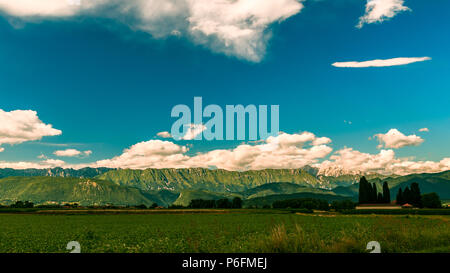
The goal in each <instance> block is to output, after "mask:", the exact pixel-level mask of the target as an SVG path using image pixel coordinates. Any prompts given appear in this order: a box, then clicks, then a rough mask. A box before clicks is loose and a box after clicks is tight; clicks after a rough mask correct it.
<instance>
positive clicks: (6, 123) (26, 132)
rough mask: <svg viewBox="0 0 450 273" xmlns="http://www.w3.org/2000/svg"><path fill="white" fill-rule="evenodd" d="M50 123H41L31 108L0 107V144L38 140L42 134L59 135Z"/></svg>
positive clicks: (59, 132) (58, 131)
mask: <svg viewBox="0 0 450 273" xmlns="http://www.w3.org/2000/svg"><path fill="white" fill-rule="evenodd" d="M61 134H62V132H61V131H60V130H57V129H54V128H53V127H52V125H51V124H45V123H43V122H42V121H41V120H40V119H39V117H38V116H37V113H36V112H35V111H31V110H15V111H11V112H5V111H3V110H2V109H0V145H2V144H19V143H23V142H26V141H33V140H40V139H42V137H44V136H57V135H61Z"/></svg>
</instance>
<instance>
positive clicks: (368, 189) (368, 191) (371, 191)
mask: <svg viewBox="0 0 450 273" xmlns="http://www.w3.org/2000/svg"><path fill="white" fill-rule="evenodd" d="M358 201H359V203H360V204H389V203H390V202H391V193H390V191H389V186H388V184H387V182H386V181H385V182H384V183H383V192H378V189H377V185H376V183H370V182H369V181H367V179H366V177H365V176H363V177H361V179H360V180H359V200H358Z"/></svg>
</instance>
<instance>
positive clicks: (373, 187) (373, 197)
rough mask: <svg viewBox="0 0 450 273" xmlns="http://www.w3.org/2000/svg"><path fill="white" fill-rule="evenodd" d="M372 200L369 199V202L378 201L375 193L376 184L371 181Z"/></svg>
mask: <svg viewBox="0 0 450 273" xmlns="http://www.w3.org/2000/svg"><path fill="white" fill-rule="evenodd" d="M371 193H372V195H371V196H372V198H371V199H372V200H371V202H373V203H377V202H378V194H377V185H376V183H373V184H372V192H371Z"/></svg>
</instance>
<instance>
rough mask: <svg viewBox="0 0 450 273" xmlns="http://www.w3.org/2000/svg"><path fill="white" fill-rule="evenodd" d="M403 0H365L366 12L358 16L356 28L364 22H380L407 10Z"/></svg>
mask: <svg viewBox="0 0 450 273" xmlns="http://www.w3.org/2000/svg"><path fill="white" fill-rule="evenodd" d="M404 3H405V1H404V0H367V4H366V13H365V14H364V16H362V17H360V18H359V23H358V25H357V27H358V28H362V27H363V26H364V24H372V23H381V22H383V21H385V20H389V19H391V18H393V17H394V16H395V15H397V14H398V13H400V12H402V11H409V10H411V9H410V8H408V7H406V6H404Z"/></svg>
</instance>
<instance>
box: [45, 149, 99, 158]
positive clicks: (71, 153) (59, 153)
mask: <svg viewBox="0 0 450 273" xmlns="http://www.w3.org/2000/svg"><path fill="white" fill-rule="evenodd" d="M53 154H54V155H56V156H62V157H74V156H81V155H85V156H90V155H91V154H92V151H90V150H88V151H78V150H76V149H66V150H59V151H55V152H54V153H53Z"/></svg>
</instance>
